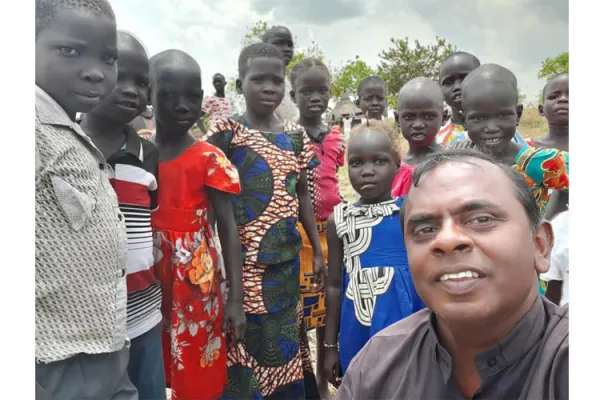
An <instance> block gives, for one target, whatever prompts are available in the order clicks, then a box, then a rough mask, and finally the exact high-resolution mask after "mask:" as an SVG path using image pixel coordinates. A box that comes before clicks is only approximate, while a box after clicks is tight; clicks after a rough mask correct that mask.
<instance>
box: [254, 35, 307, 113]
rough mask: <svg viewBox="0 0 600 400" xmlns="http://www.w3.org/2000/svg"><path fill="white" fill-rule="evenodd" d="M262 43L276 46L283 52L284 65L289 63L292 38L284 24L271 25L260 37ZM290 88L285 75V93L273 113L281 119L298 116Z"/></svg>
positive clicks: (292, 49)
mask: <svg viewBox="0 0 600 400" xmlns="http://www.w3.org/2000/svg"><path fill="white" fill-rule="evenodd" d="M262 41H263V43H268V44H272V45H273V46H275V47H277V48H278V49H279V51H281V53H282V54H283V59H284V60H285V66H286V67H287V66H288V65H290V62H291V61H292V58H293V57H294V39H293V38H292V32H290V30H289V29H288V28H286V27H285V26H273V27H272V28H270V29H269V30H268V31H266V32H265V33H264V35H263V37H262ZM291 90H292V83H291V81H290V78H289V77H288V76H287V75H286V76H285V94H284V96H283V100H282V101H281V104H280V105H279V107H277V110H275V115H276V116H277V117H278V118H279V119H280V120H282V121H297V120H298V117H299V116H300V112H299V111H298V107H296V104H295V103H294V101H293V100H292V98H291V97H290V91H291Z"/></svg>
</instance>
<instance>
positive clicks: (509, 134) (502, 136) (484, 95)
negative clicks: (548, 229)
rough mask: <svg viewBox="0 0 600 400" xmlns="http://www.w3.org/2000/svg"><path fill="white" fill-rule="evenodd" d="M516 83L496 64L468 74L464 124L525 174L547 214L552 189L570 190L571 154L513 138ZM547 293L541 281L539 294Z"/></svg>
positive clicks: (476, 139)
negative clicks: (517, 141)
mask: <svg viewBox="0 0 600 400" xmlns="http://www.w3.org/2000/svg"><path fill="white" fill-rule="evenodd" d="M516 82H517V80H516V77H515V76H514V74H513V73H512V72H511V71H509V70H508V69H506V68H504V67H501V66H499V65H496V64H484V65H482V66H481V67H479V68H477V69H476V70H475V71H473V72H472V73H471V74H469V76H468V77H467V79H465V82H464V83H463V88H462V91H463V109H464V116H465V124H466V126H467V127H468V130H469V138H470V139H471V141H472V142H473V143H474V145H475V146H476V147H477V148H479V149H480V150H481V151H483V152H486V153H488V154H490V155H492V156H494V157H495V158H496V159H497V160H498V161H500V162H503V163H505V164H508V165H512V166H513V168H514V169H515V170H516V171H518V172H520V173H521V174H522V175H523V176H524V177H525V180H526V181H527V183H528V184H529V185H530V187H531V190H532V192H533V195H534V197H535V198H536V201H537V204H538V207H539V208H540V210H541V211H542V213H546V204H547V202H548V198H549V191H550V190H552V189H554V190H557V191H563V192H568V191H569V153H567V152H564V151H560V150H557V149H538V148H535V147H530V146H528V145H524V144H520V143H516V142H515V141H514V140H512V139H513V137H514V134H515V131H516V129H517V113H516V109H517V103H518V90H517V85H516ZM549 211H550V210H549ZM547 214H548V213H547ZM547 218H548V217H547ZM544 292H545V287H544V284H542V283H540V293H542V294H543V293H544Z"/></svg>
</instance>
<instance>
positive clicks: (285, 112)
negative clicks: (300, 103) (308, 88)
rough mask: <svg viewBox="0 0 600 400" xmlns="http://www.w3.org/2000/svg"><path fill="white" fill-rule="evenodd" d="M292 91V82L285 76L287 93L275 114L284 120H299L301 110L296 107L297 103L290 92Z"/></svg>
mask: <svg viewBox="0 0 600 400" xmlns="http://www.w3.org/2000/svg"><path fill="white" fill-rule="evenodd" d="M291 91H292V82H290V78H289V77H288V76H286V77H285V94H284V96H283V100H282V101H281V104H280V105H279V107H277V109H276V110H275V116H276V117H277V118H279V119H280V120H282V121H298V118H299V117H300V111H298V107H296V103H294V100H292V97H291V95H290V92H291Z"/></svg>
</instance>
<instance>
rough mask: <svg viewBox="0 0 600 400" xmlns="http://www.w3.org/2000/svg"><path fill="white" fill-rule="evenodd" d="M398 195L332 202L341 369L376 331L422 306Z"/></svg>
mask: <svg viewBox="0 0 600 400" xmlns="http://www.w3.org/2000/svg"><path fill="white" fill-rule="evenodd" d="M403 201H404V198H403V197H399V198H397V199H392V200H389V201H386V202H382V203H378V204H369V205H355V204H348V203H342V204H339V205H338V206H336V208H335V211H334V220H335V227H336V233H337V235H338V237H339V238H340V239H341V240H342V243H343V246H344V266H343V268H344V269H343V295H342V296H343V297H342V307H341V316H340V336H339V349H340V350H339V353H340V364H341V369H342V373H344V372H345V371H347V369H348V366H349V365H350V362H351V361H352V358H354V356H355V355H356V354H357V353H358V352H359V351H360V350H361V349H362V348H363V346H364V345H365V344H366V343H367V342H368V341H369V339H370V338H371V337H373V336H374V335H375V334H376V333H377V332H379V331H381V330H382V329H385V328H387V327H388V326H390V325H392V324H393V323H395V322H398V321H400V320H401V319H403V318H406V317H408V316H409V315H411V314H413V313H415V312H417V311H419V310H421V309H423V308H425V304H424V303H423V301H422V300H421V298H420V297H419V295H418V294H417V291H416V289H415V286H414V283H413V280H412V275H411V273H410V269H409V266H408V258H407V255H406V247H405V246H404V233H403V230H402V225H401V223H400V218H399V216H398V213H399V211H400V206H401V205H402V202H403Z"/></svg>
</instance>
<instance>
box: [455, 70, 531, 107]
mask: <svg viewBox="0 0 600 400" xmlns="http://www.w3.org/2000/svg"><path fill="white" fill-rule="evenodd" d="M482 80H492V81H495V82H498V83H503V84H508V85H510V87H511V89H513V90H514V94H515V102H516V103H517V102H518V101H519V89H518V87H517V76H516V75H515V74H514V73H513V72H512V71H511V70H509V69H508V68H506V67H503V66H501V65H498V64H493V63H489V64H483V65H481V66H480V67H477V69H475V70H474V71H473V72H471V73H470V74H469V75H467V77H466V78H465V80H464V81H463V84H462V90H463V99H464V97H465V94H466V93H468V88H469V87H470V86H471V85H476V84H478V83H479V82H481V81H482ZM463 102H464V100H463Z"/></svg>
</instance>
